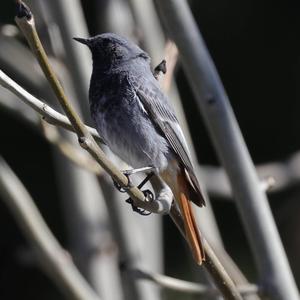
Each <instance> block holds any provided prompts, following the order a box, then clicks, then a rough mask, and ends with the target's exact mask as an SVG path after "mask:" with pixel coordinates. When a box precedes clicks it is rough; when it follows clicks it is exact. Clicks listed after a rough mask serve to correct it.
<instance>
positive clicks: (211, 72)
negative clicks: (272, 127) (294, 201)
mask: <svg viewBox="0 0 300 300" xmlns="http://www.w3.org/2000/svg"><path fill="white" fill-rule="evenodd" d="M157 5H158V7H159V9H160V12H161V16H162V21H163V22H164V23H165V25H166V27H167V30H168V32H169V34H170V35H171V37H172V38H173V39H174V41H175V43H176V44H177V46H178V48H179V52H180V55H181V59H182V62H183V66H184V69H185V72H186V75H187V77H188V79H189V81H190V83H191V85H192V88H193V91H194V93H195V96H196V99H197V103H198V105H199V108H200V109H201V111H202V114H203V117H204V119H205V122H206V125H207V127H208V129H209V132H210V134H211V137H212V140H213V143H214V145H215V148H216V151H217V153H218V156H219V158H220V160H221V161H222V163H223V165H224V167H225V169H226V171H227V172H228V176H229V180H230V182H231V186H232V190H233V193H234V195H235V197H236V199H237V205H238V209H239V211H240V213H241V216H242V221H243V223H244V226H245V229H246V232H247V235H248V238H249V240H250V244H251V247H252V250H253V254H254V256H255V259H256V263H257V267H258V270H259V273H260V277H261V280H262V283H263V286H264V288H265V289H266V291H267V293H268V294H269V295H270V296H271V297H273V298H274V299H286V300H287V299H289V300H291V299H299V294H298V291H297V288H296V284H295V281H294V278H293V276H292V273H291V270H290V267H289V264H288V261H287V257H286V255H285V252H284V249H283V246H282V244H281V241H280V237H279V234H278V231H277V229H276V225H275V223H274V219H273V217H272V213H271V210H270V207H269V204H268V200H267V198H266V195H265V193H264V192H263V191H262V189H261V188H260V184H259V180H258V177H257V174H256V172H255V168H254V165H253V162H252V161H251V158H250V155H249V152H248V150H247V147H246V145H245V142H244V140H243V137H242V134H241V131H240V129H239V126H238V124H237V121H236V118H235V116H234V113H233V111H232V108H231V106H230V103H229V101H228V97H227V95H226V93H225V91H224V88H223V85H222V83H221V81H220V78H219V76H218V74H217V72H216V69H215V66H214V65H213V62H212V60H211V58H210V56H209V54H208V51H207V49H206V46H205V44H204V42H203V39H202V37H201V35H200V32H199V30H198V28H197V25H196V23H195V21H194V18H193V16H192V13H191V11H190V9H189V7H188V4H187V2H186V1H183V0H165V1H157Z"/></svg>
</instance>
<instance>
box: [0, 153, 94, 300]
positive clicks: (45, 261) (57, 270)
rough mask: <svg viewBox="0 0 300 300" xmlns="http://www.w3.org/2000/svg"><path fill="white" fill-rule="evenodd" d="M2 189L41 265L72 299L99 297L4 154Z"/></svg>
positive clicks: (0, 163)
mask: <svg viewBox="0 0 300 300" xmlns="http://www.w3.org/2000/svg"><path fill="white" fill-rule="evenodd" d="M0 192H1V194H2V197H1V198H2V199H3V200H4V202H5V204H6V205H7V206H8V208H9V209H10V210H11V213H12V214H13V215H14V217H15V220H16V222H17V223H18V224H19V227H20V229H21V230H22V231H23V233H24V235H25V236H26V238H27V239H28V241H29V242H30V244H31V245H32V248H33V249H34V250H35V251H36V253H37V255H38V258H39V261H40V263H41V265H42V266H43V267H44V269H45V271H46V272H47V274H48V275H49V276H50V277H51V278H52V279H53V280H54V281H55V282H56V284H57V286H58V287H59V288H60V289H61V290H62V292H63V293H64V294H65V295H67V296H68V297H70V298H71V299H77V300H87V299H90V300H96V299H99V297H98V296H97V295H96V294H95V292H94V291H93V290H92V289H91V287H90V286H89V285H88V283H87V282H86V281H85V279H84V278H83V277H82V276H81V274H80V273H79V271H78V270H77V269H76V267H75V265H74V264H73V262H72V259H71V258H70V256H69V254H68V253H67V252H66V251H65V250H64V249H63V248H62V247H61V246H60V245H59V243H58V241H57V240H56V239H55V237H54V236H53V234H52V233H51V231H50V229H49V228H48V227H47V225H46V223H45V221H44V220H43V218H42V216H41V214H40V213H39V211H38V209H37V207H36V206H35V204H34V201H33V200H32V199H31V197H30V195H29V194H28V192H27V190H26V189H25V187H24V186H23V185H22V183H21V182H20V181H19V179H18V178H17V177H16V175H15V174H14V173H13V171H12V170H11V169H10V167H9V166H8V165H7V164H6V162H5V161H4V160H3V159H2V157H0Z"/></svg>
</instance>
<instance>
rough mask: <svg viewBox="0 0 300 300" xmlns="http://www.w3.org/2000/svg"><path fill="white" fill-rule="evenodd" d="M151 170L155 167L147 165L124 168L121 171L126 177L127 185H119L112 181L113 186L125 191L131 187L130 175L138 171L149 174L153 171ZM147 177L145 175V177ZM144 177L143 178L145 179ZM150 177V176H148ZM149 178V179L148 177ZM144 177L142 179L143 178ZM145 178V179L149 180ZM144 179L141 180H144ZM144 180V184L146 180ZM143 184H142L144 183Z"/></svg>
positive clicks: (122, 191)
mask: <svg viewBox="0 0 300 300" xmlns="http://www.w3.org/2000/svg"><path fill="white" fill-rule="evenodd" d="M153 170H155V167H152V166H148V167H143V168H138V169H130V170H124V171H121V172H122V173H123V174H124V175H125V176H126V177H127V179H128V184H127V186H121V185H120V184H118V183H117V182H115V181H113V182H114V186H115V187H116V188H117V190H118V191H119V192H121V193H126V192H127V191H128V190H129V189H130V188H131V187H132V182H131V179H130V176H131V175H133V174H137V173H140V172H145V173H149V172H150V174H151V172H153ZM146 178H147V177H146ZM146 178H145V179H146ZM150 178H151V177H150ZM150 178H149V179H150ZM145 179H144V180H145ZM149 179H147V181H148V180H149ZM144 180H143V181H142V182H144ZM147 181H145V182H144V184H145V183H146V182H147ZM144 184H143V185H144Z"/></svg>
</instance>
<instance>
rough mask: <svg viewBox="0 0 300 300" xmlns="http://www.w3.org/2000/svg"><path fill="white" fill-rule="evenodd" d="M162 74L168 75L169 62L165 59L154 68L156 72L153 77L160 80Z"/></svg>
mask: <svg viewBox="0 0 300 300" xmlns="http://www.w3.org/2000/svg"><path fill="white" fill-rule="evenodd" d="M160 73H163V74H166V73H167V62H166V60H165V59H163V60H162V61H161V63H160V64H158V65H157V66H156V67H155V68H154V72H153V75H154V77H155V79H158V76H159V75H160Z"/></svg>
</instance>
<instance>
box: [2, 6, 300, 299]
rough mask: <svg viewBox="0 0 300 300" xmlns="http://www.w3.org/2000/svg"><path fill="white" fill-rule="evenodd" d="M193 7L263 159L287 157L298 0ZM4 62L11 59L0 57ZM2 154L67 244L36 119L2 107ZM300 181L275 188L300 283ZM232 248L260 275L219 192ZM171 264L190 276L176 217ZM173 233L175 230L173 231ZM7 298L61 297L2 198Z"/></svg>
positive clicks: (195, 128)
mask: <svg viewBox="0 0 300 300" xmlns="http://www.w3.org/2000/svg"><path fill="white" fill-rule="evenodd" d="M2 2H3V3H1V4H0V7H1V9H0V24H1V25H3V24H5V23H13V17H14V7H13V1H2ZM83 4H84V5H83V6H84V9H85V13H86V16H88V20H89V26H90V33H91V34H95V33H96V27H95V17H96V15H97V11H96V10H95V7H96V6H95V5H94V1H83ZM191 6H192V9H193V13H194V15H195V17H196V19H197V22H198V24H199V27H200V30H201V32H202V34H203V37H204V39H205V41H206V43H207V46H208V49H209V51H210V54H211V55H212V57H213V60H214V62H215V64H216V67H217V69H218V71H219V74H220V77H221V79H222V81H223V83H224V86H225V88H226V91H227V93H228V95H229V98H230V101H231V104H232V106H233V109H234V112H235V114H236V117H237V119H238V122H239V125H240V127H241V130H242V132H243V135H244V138H245V140H246V143H247V145H248V147H249V151H250V153H251V155H252V158H253V160H254V162H255V163H256V164H261V163H264V162H270V161H274V160H284V159H286V158H287V157H288V156H289V155H291V154H292V153H294V152H295V151H298V149H299V144H300V142H299V129H300V120H299V112H300V107H299V63H300V60H299V58H300V57H299V33H300V30H299V28H300V27H299V10H297V9H296V3H295V2H294V1H281V2H276V1H266V0H260V1H258V0H256V1H255V0H248V1H247V0H246V1H237V0H210V1H193V2H192V4H191ZM0 67H1V66H0ZM176 76H177V77H176V78H177V80H178V84H179V87H180V93H181V95H182V97H183V99H184V108H185V110H186V115H187V119H188V120H189V123H190V124H189V125H190V129H191V133H192V136H193V139H194V142H195V145H196V148H197V150H198V157H199V160H200V162H201V163H202V164H206V165H218V161H217V159H216V156H215V154H214V150H213V148H212V146H211V143H210V140H209V137H208V136H207V133H206V130H205V128H204V126H203V123H202V121H201V120H199V112H198V109H197V107H196V105H195V103H194V101H193V95H192V93H191V90H190V89H189V85H188V83H187V81H186V78H185V76H184V74H183V72H182V70H181V69H180V68H179V70H178V72H177V74H176ZM0 128H1V129H0V133H1V136H0V153H1V155H3V156H4V158H5V159H6V160H7V161H8V163H9V164H10V166H11V167H12V168H13V170H14V171H15V172H16V174H17V175H18V176H19V177H20V178H21V180H22V181H23V183H24V185H25V186H26V187H27V189H28V190H29V192H30V193H31V195H32V197H33V198H34V199H35V200H36V201H37V205H38V207H39V209H40V210H41V212H42V214H43V216H44V217H45V219H46V221H47V223H48V225H49V226H50V228H51V229H52V231H53V232H54V233H55V235H56V236H57V238H58V239H59V240H60V242H61V243H62V244H63V245H64V246H65V247H67V246H68V245H67V241H66V236H65V233H64V223H63V220H62V216H61V212H60V210H61V208H60V204H59V196H58V192H57V186H56V182H55V174H54V170H53V167H52V163H51V159H52V156H51V151H50V147H49V145H48V144H47V143H46V142H45V141H44V140H43V139H42V138H41V137H40V136H39V135H38V134H37V133H36V134H35V133H34V131H32V130H31V128H27V127H26V126H24V124H23V123H21V122H19V121H18V120H16V119H15V118H12V117H11V116H10V115H8V114H6V113H4V112H2V111H0ZM299 192H300V190H299V186H297V185H295V186H293V187H291V188H289V189H287V190H285V191H283V192H281V193H279V194H275V195H272V196H270V197H269V199H270V203H271V207H272V210H273V213H274V216H275V219H276V222H277V225H278V228H279V231H280V234H281V237H282V240H283V243H284V246H285V248H286V251H287V254H288V258H289V260H290V262H291V267H292V269H293V271H294V274H295V276H296V280H297V282H298V284H299V282H300V261H299V258H298V257H299V249H300V245H299V243H300V238H299V231H298V230H299V221H298V220H299V209H300V204H299ZM212 203H213V207H214V209H215V212H216V215H217V221H218V225H219V227H220V230H221V232H222V235H223V238H224V242H225V245H226V248H227V250H228V252H229V253H230V254H231V255H232V257H233V258H234V259H235V261H236V262H237V263H238V265H239V266H240V267H241V269H242V270H243V271H244V272H245V273H246V275H247V276H248V278H249V279H250V280H253V281H254V280H256V272H255V267H254V266H253V261H252V257H251V254H250V250H249V247H248V245H247V241H246V238H245V236H244V233H243V230H242V225H241V222H240V220H239V216H238V214H237V211H236V208H235V206H234V204H233V203H229V202H228V201H222V199H213V201H212ZM165 231H167V232H168V235H166V236H167V242H166V245H167V248H166V249H165V252H166V254H168V255H166V257H167V262H166V273H169V274H172V275H174V276H175V275H177V276H182V274H180V270H177V269H175V268H174V267H173V266H172V264H171V261H172V260H173V259H178V255H176V252H175V253H174V251H173V250H172V249H174V248H175V249H177V248H178V247H179V248H180V247H183V245H182V241H180V240H179V239H178V235H177V233H176V232H175V230H174V227H173V224H172V223H171V222H170V221H169V220H168V219H167V218H165ZM170 232H171V234H170ZM0 236H1V239H0V299H19V298H20V297H22V298H24V299H27V298H28V299H54V298H55V299H61V297H62V296H61V295H60V293H59V292H58V290H57V289H56V287H55V286H54V285H53V284H52V283H51V281H50V280H48V278H47V277H45V276H44V275H43V273H42V272H41V271H40V270H39V268H38V266H37V265H36V264H35V262H34V260H33V258H32V257H31V254H30V251H29V250H28V247H27V245H26V242H25V240H24V238H23V237H22V234H21V233H20V230H19V229H18V227H17V226H16V224H15V222H14V220H13V218H12V217H11V214H10V213H9V211H8V210H7V208H6V207H5V206H4V204H3V202H2V201H0Z"/></svg>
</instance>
